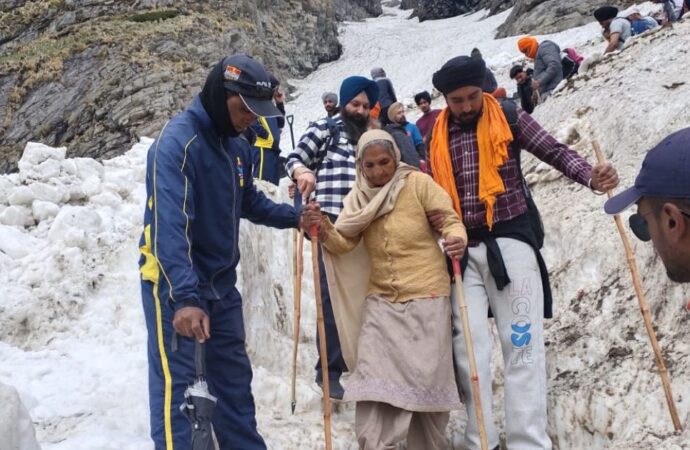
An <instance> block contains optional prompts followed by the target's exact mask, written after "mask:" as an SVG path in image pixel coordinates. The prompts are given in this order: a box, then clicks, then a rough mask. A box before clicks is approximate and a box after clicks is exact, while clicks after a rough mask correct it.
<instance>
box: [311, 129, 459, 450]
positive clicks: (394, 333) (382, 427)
mask: <svg viewBox="0 0 690 450" xmlns="http://www.w3.org/2000/svg"><path fill="white" fill-rule="evenodd" d="M356 167H357V178H356V182H355V186H354V187H353V188H352V190H351V191H350V193H349V194H348V196H347V197H346V198H345V201H344V209H343V212H342V213H341V215H340V217H339V218H338V220H337V221H336V223H335V225H333V224H332V223H331V222H330V220H329V219H328V218H327V217H326V216H321V215H320V213H319V207H318V205H317V204H311V205H309V206H307V207H305V212H304V215H305V221H306V222H307V223H308V224H313V225H314V224H318V226H319V235H320V238H321V240H322V244H323V247H324V248H325V252H324V253H325V255H324V256H325V259H326V268H327V274H328V284H329V289H331V296H332V298H333V300H334V301H333V306H334V312H335V315H336V320H337V321H338V331H339V334H340V340H341V346H342V348H343V356H344V357H345V359H346V363H347V365H348V367H349V368H350V370H351V372H352V374H351V376H350V377H349V379H348V382H347V386H346V390H345V400H346V401H355V402H357V405H356V412H355V430H356V433H357V440H358V442H359V445H360V448H362V449H366V450H369V449H372V450H373V449H391V448H397V447H396V446H397V444H398V443H400V442H403V441H404V440H405V439H406V438H407V445H408V447H407V448H408V449H410V450H421V449H424V450H431V449H444V448H449V443H448V440H447V438H446V436H445V428H446V425H447V424H448V418H449V411H451V410H453V409H458V408H459V407H460V402H459V398H458V390H457V387H456V384H455V378H454V373H453V355H452V338H451V305H450V300H449V295H450V280H449V275H448V271H447V268H446V263H445V258H444V256H443V252H442V251H441V248H440V247H439V245H438V243H437V236H436V235H435V234H434V231H433V230H432V228H431V225H430V224H429V222H428V221H427V216H426V214H427V212H430V211H434V210H442V211H443V212H444V213H445V220H444V222H443V227H442V236H443V247H444V249H445V251H446V253H448V254H449V255H450V256H451V257H456V258H457V257H460V256H461V255H462V253H463V252H464V248H465V242H466V233H465V227H464V226H463V225H462V222H461V221H460V218H459V217H458V216H457V214H456V213H455V212H454V210H453V208H452V206H451V200H450V197H449V196H448V195H447V194H446V193H445V191H444V190H443V189H441V188H440V187H439V186H438V185H436V184H435V182H434V181H433V180H432V179H431V178H430V177H429V176H428V175H426V174H423V173H421V172H419V171H417V170H416V169H414V168H412V167H410V166H408V165H406V164H404V163H401V162H400V151H399V150H398V147H397V146H396V144H395V140H394V139H393V137H392V136H391V135H390V134H388V133H387V132H385V131H382V130H371V131H368V132H366V133H364V134H363V135H362V137H361V138H360V140H359V144H358V146H357V154H356ZM356 248H358V249H361V250H365V251H360V252H359V253H358V252H357V251H356V250H355V249H356ZM353 250H355V251H353ZM353 255H354V256H353ZM357 255H358V256H357ZM345 257H349V258H350V259H347V258H345ZM352 336H354V338H352ZM357 338H358V342H357Z"/></svg>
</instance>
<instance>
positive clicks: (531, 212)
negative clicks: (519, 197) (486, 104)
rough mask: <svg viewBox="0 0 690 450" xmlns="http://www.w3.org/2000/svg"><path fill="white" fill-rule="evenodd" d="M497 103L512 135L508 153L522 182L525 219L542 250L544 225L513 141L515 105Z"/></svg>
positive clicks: (515, 115) (518, 149)
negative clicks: (525, 211)
mask: <svg viewBox="0 0 690 450" xmlns="http://www.w3.org/2000/svg"><path fill="white" fill-rule="evenodd" d="M499 103H500V104H501V109H502V110H503V115H504V116H505V117H506V121H507V122H508V126H509V127H510V131H511V133H513V141H512V142H511V143H510V144H509V145H508V148H509V150H510V153H511V154H512V155H513V158H515V162H516V164H517V169H518V175H519V176H520V181H521V182H522V190H523V192H524V194H525V202H526V203H527V218H528V219H529V223H530V227H531V228H532V232H533V233H534V237H535V238H536V239H537V240H536V243H537V247H538V248H542V247H543V246H544V224H543V223H542V221H541V214H539V208H537V204H536V203H535V202H534V198H533V197H532V193H531V192H530V190H529V186H527V181H526V180H525V176H524V175H523V174H522V164H521V162H520V152H521V149H520V146H519V145H517V142H516V141H515V137H516V136H517V133H518V132H519V131H520V127H519V124H518V111H517V103H515V102H514V101H512V100H509V99H505V100H502V101H500V102H499Z"/></svg>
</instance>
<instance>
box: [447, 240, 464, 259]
mask: <svg viewBox="0 0 690 450" xmlns="http://www.w3.org/2000/svg"><path fill="white" fill-rule="evenodd" d="M466 248H467V242H465V240H464V239H463V238H461V237H458V236H448V237H447V238H445V239H444V240H443V251H444V252H446V254H447V255H448V256H450V257H451V258H457V259H460V258H462V256H463V255H464V254H465V249H466Z"/></svg>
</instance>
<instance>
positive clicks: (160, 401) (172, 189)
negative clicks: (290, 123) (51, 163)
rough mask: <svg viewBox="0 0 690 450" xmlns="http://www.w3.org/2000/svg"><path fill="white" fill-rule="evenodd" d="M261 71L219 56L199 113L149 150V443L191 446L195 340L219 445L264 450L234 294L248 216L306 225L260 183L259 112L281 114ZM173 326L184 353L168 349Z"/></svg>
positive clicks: (144, 265)
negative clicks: (248, 134) (256, 164)
mask: <svg viewBox="0 0 690 450" xmlns="http://www.w3.org/2000/svg"><path fill="white" fill-rule="evenodd" d="M272 95H273V92H272V89H271V84H270V81H269V77H268V74H267V72H266V70H265V69H264V67H263V66H262V65H261V64H259V63H258V62H256V61H254V60H253V59H252V58H251V57H249V56H246V55H235V56H230V57H226V58H224V59H223V60H221V61H220V62H219V63H218V64H217V65H216V66H215V67H214V68H213V69H212V71H211V72H210V74H209V75H208V78H207V80H206V83H205V85H204V87H203V90H202V91H201V94H200V95H199V96H197V97H196V98H195V99H194V100H193V102H192V104H191V106H189V107H188V108H187V109H186V110H185V111H183V112H181V113H180V114H178V115H177V116H175V117H174V118H173V119H172V120H170V121H169V122H168V123H167V124H166V125H165V127H164V128H163V130H162V131H161V133H160V135H159V136H158V139H156V141H155V142H154V143H153V145H152V146H151V148H150V149H149V152H148V158H147V169H146V192H147V202H146V208H145V215H144V233H143V235H142V237H141V243H140V250H141V253H142V256H141V259H140V271H141V287H142V300H143V306H144V315H145V318H146V326H147V329H148V359H149V406H150V413H151V437H152V438H153V440H154V442H155V447H156V449H157V450H158V449H160V450H162V449H165V450H178V449H180V450H184V449H189V448H190V445H191V426H190V423H189V422H188V421H187V419H186V418H185V417H184V416H183V415H182V413H181V412H180V410H179V407H180V405H181V404H182V402H183V400H184V398H183V393H184V390H185V388H186V387H187V385H188V384H191V383H192V382H193V380H194V358H193V355H194V341H193V340H192V339H188V338H195V339H198V340H199V341H207V345H206V361H207V381H208V384H209V390H210V392H211V393H212V394H213V395H215V396H217V397H218V403H217V405H216V410H215V413H214V417H213V425H214V429H215V433H216V436H217V439H218V443H219V445H220V448H221V449H243V450H247V449H265V448H266V445H265V443H264V441H263V439H262V437H261V436H260V435H259V433H258V432H257V429H256V420H255V417H254V416H255V410H254V399H253V397H252V393H251V379H252V369H251V365H250V363H249V358H248V357H247V353H246V351H245V333H244V322H243V317H242V299H241V297H240V293H239V292H238V290H237V289H236V288H235V283H236V281H237V273H236V267H237V264H238V262H239V258H240V255H239V247H238V239H239V225H240V218H241V217H244V218H246V219H249V220H251V221H252V222H255V223H260V224H264V225H268V226H273V227H277V228H290V227H297V226H298V225H299V216H298V215H297V213H296V212H295V210H294V209H293V208H292V207H291V206H289V205H287V204H281V205H279V204H276V203H273V202H272V201H270V200H268V199H267V198H266V197H265V196H264V195H263V194H262V193H260V192H258V191H257V190H256V189H255V188H254V186H253V178H252V167H251V166H252V163H251V161H252V159H251V148H250V146H249V143H248V142H247V141H246V140H245V139H244V138H243V137H241V136H240V134H241V133H242V132H243V131H244V130H246V129H247V127H249V126H250V125H251V123H252V122H253V121H254V119H255V117H256V116H257V115H261V116H264V117H271V116H275V115H278V114H279V112H278V110H277V109H276V108H275V106H274V105H273V103H272V101H271V98H272ZM173 330H175V331H177V333H178V334H179V335H181V336H186V337H187V338H182V339H180V345H179V350H178V351H177V352H174V353H173V352H171V351H170V344H171V341H172V336H173Z"/></svg>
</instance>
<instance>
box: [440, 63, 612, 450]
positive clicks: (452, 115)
mask: <svg viewBox="0 0 690 450" xmlns="http://www.w3.org/2000/svg"><path fill="white" fill-rule="evenodd" d="M484 73H485V67H484V62H483V61H481V60H477V59H472V58H469V57H467V56H459V57H456V58H453V59H451V60H450V61H448V62H447V63H446V64H445V65H443V67H442V68H441V69H440V70H439V71H438V72H436V73H435V74H434V76H433V84H434V87H436V89H438V90H439V91H440V92H441V93H442V94H443V95H444V97H445V100H446V103H447V104H448V107H446V108H445V109H444V110H443V111H442V112H441V114H440V115H439V117H438V119H437V120H436V123H435V125H434V129H433V131H432V138H431V142H430V145H429V154H428V159H429V168H430V171H431V174H432V176H433V177H434V180H436V182H437V183H439V184H440V185H441V187H443V188H444V190H446V192H448V194H450V196H451V198H452V199H453V206H454V208H455V210H456V211H457V212H458V213H460V214H461V217H462V219H463V222H464V223H465V225H466V226H467V232H468V237H469V242H468V251H467V252H466V253H465V255H466V256H465V259H464V261H463V265H464V272H463V279H464V291H465V298H466V299H467V305H468V314H469V319H470V326H471V333H472V338H473V340H474V350H475V354H476V360H477V367H478V375H479V384H480V392H481V394H480V395H481V402H482V405H484V406H483V408H482V409H483V412H484V424H485V426H486V431H487V437H488V441H489V446H490V448H498V443H499V441H498V432H497V430H496V427H495V426H494V420H493V418H492V414H491V411H492V407H491V405H492V402H491V400H492V393H491V382H492V380H491V367H490V363H491V335H490V333H489V329H488V327H487V316H488V313H489V308H490V309H491V313H492V314H493V317H494V318H495V322H496V327H497V329H498V336H499V339H500V342H501V349H502V351H503V357H504V361H505V374H504V375H505V376H504V378H505V416H506V424H505V432H506V442H507V445H508V448H509V449H520V450H528V449H550V448H551V440H550V439H549V436H548V435H547V434H546V421H547V415H546V367H545V348H544V330H543V328H544V320H543V319H544V317H547V318H548V317H551V315H552V312H551V291H550V287H549V283H548V272H547V270H546V266H545V265H544V261H543V259H542V257H541V254H540V253H539V247H540V243H539V239H538V236H537V233H536V231H535V228H534V227H533V226H532V224H533V222H532V221H530V214H529V213H528V197H527V196H526V189H525V187H524V185H523V179H522V176H521V173H520V171H519V168H518V162H517V161H516V159H515V157H514V156H515V155H514V154H513V152H512V150H511V149H512V148H522V149H525V150H527V151H529V152H530V153H532V154H533V155H535V156H536V157H537V158H539V159H541V160H542V161H544V162H546V163H548V164H550V165H552V166H553V167H555V168H556V169H558V170H560V171H561V172H563V173H564V174H565V175H566V176H567V177H568V178H570V179H572V180H573V181H576V182H578V183H580V184H582V185H584V186H588V187H589V188H591V189H592V190H595V191H602V192H603V191H606V190H607V189H611V188H613V187H615V186H616V185H617V184H618V175H617V173H616V170H615V169H614V168H613V167H611V165H609V164H602V165H597V166H595V167H592V166H591V165H590V164H589V163H587V161H585V160H584V159H583V158H582V157H581V156H579V155H578V154H577V153H576V152H575V151H573V150H571V149H569V148H568V147H566V146H565V145H563V144H561V143H559V142H557V141H556V139H554V138H553V137H552V136H551V135H550V134H549V133H547V132H546V131H545V130H544V129H543V128H542V127H541V126H540V125H539V124H538V123H537V122H536V121H535V120H534V119H533V118H532V117H531V116H530V115H529V114H527V113H525V112H523V111H522V110H518V112H517V118H518V121H517V127H516V135H515V136H513V134H512V131H511V127H510V126H509V124H508V121H507V120H506V116H505V114H504V112H503V109H502V107H501V105H500V104H499V103H498V101H497V100H496V99H494V98H493V97H492V96H491V95H489V94H485V93H482V89H481V86H482V82H483V79H484ZM514 129H515V127H514ZM429 220H430V221H431V223H432V224H434V225H436V224H437V223H439V222H440V220H441V217H439V216H438V215H437V214H434V213H432V214H430V217H429ZM453 320H454V323H453V325H454V331H453V347H454V354H455V359H456V376H457V381H458V384H459V388H460V389H461V391H462V394H463V395H464V398H465V399H466V400H465V405H466V407H467V409H468V414H467V416H468V418H469V419H468V420H469V422H468V424H467V428H466V431H465V442H464V444H465V446H466V447H467V448H469V449H478V448H480V442H479V430H478V426H477V423H476V419H475V417H476V415H475V411H474V403H473V399H472V389H471V380H470V372H469V367H468V362H467V352H466V349H465V344H464V339H463V334H462V325H461V321H460V319H459V318H454V319H453Z"/></svg>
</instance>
